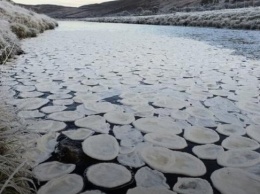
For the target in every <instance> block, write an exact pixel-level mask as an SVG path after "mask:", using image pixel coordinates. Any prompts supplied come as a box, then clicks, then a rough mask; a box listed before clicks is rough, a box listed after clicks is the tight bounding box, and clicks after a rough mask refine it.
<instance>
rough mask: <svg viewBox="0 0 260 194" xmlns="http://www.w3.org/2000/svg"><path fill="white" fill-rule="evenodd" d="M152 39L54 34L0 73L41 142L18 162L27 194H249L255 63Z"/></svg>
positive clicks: (255, 144) (170, 39)
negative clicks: (26, 171)
mask: <svg viewBox="0 0 260 194" xmlns="http://www.w3.org/2000/svg"><path fill="white" fill-rule="evenodd" d="M157 28H160V27H159V26H158V27H157ZM159 32H160V30H156V27H152V26H138V27H137V26H134V25H122V24H96V23H84V22H60V27H59V28H58V29H57V30H55V31H49V32H47V33H45V34H42V35H40V36H39V38H37V39H29V40H25V41H23V49H24V50H25V52H26V53H27V54H25V55H22V56H20V57H19V58H18V59H17V61H16V63H15V64H9V66H5V67H1V87H0V89H1V93H2V92H5V93H8V94H9V98H7V99H6V101H7V102H8V103H11V104H13V105H15V106H16V107H17V108H18V109H19V112H18V115H19V116H20V117H22V118H24V119H26V121H27V122H28V123H29V126H28V130H31V131H32V132H37V133H41V135H42V137H41V138H39V139H38V140H37V144H36V145H35V146H32V150H28V153H26V154H25V156H27V157H28V158H30V159H31V160H32V164H31V165H32V166H33V167H34V170H33V173H34V174H35V177H36V178H37V179H38V180H40V181H41V182H40V184H39V185H38V186H39V187H40V190H39V193H41V194H43V193H51V191H52V192H53V193H54V192H55V193H66V192H68V193H74V194H76V193H80V191H86V193H88V194H89V193H99V192H87V191H89V190H100V191H102V192H104V193H107V194H117V193H118V194H119V193H120V194H124V193H128V194H134V193H138V194H140V193H152V192H154V193H174V192H176V193H185V192H186V193H187V190H188V191H189V192H192V191H193V192H194V193H212V192H214V193H215V194H218V193H219V191H218V190H220V192H221V193H229V194H231V193H232V194H233V193H237V191H240V193H250V194H257V192H258V191H259V189H260V188H259V185H260V178H259V171H260V170H259V166H260V165H259V164H260V154H259V142H260V132H259V126H260V103H259V101H260V97H259V87H260V82H259V75H260V67H259V61H257V60H252V59H247V58H246V57H244V56H236V55H233V52H234V50H229V49H226V48H219V47H216V46H212V45H209V44H208V43H205V42H202V41H197V40H193V39H191V38H187V37H186V38H183V37H180V36H174V35H165V34H163V33H159ZM241 33H242V32H241ZM28 97H30V98H28ZM157 117H159V118H157ZM36 119H37V120H36ZM42 120H43V121H42ZM82 128H84V129H82ZM241 136H243V137H244V138H242V137H241ZM28 141H29V140H28ZM204 144H207V145H204ZM211 144H215V145H211ZM223 148H224V149H225V152H224V151H223ZM185 153H186V154H185ZM55 161H56V162H55ZM57 161H58V162H61V163H58V162H57ZM42 162H43V164H41V165H38V164H39V163H42ZM104 162H106V163H104ZM62 163H66V165H65V164H62ZM145 166H149V168H146V167H145ZM220 169H221V170H220ZM213 172H214V173H213ZM181 177H186V178H187V177H188V178H189V179H180V178H181ZM191 177H193V178H191ZM237 177H240V178H239V179H238V178H237ZM194 178H195V179H194ZM198 178H200V179H198ZM177 179H178V183H177ZM223 180H224V181H223ZM225 180H226V181H225ZM46 181H49V182H48V183H46ZM72 185H73V187H72ZM136 186H139V187H144V188H135V189H132V190H131V189H130V188H134V187H136ZM154 186H156V187H157V188H156V189H155V188H151V187H154ZM70 189H73V191H69V190H70ZM236 189H237V190H236ZM185 190H186V191H185ZM65 191H66V192H65ZM84 193H85V192H84Z"/></svg>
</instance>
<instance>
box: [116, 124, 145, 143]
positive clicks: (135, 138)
mask: <svg viewBox="0 0 260 194" xmlns="http://www.w3.org/2000/svg"><path fill="white" fill-rule="evenodd" d="M113 133H114V135H115V137H116V138H117V139H120V140H121V141H120V143H121V145H124V146H125V147H134V146H135V145H136V144H137V143H139V142H142V141H143V140H144V138H143V135H142V133H141V132H140V131H139V130H137V129H135V128H133V127H132V126H131V125H123V126H114V128H113Z"/></svg>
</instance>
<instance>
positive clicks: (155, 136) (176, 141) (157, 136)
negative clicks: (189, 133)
mask: <svg viewBox="0 0 260 194" xmlns="http://www.w3.org/2000/svg"><path fill="white" fill-rule="evenodd" d="M144 139H145V141H147V142H150V143H152V144H154V145H156V146H160V147H165V148H169V149H175V150H180V149H184V148H185V147H187V146H188V144H187V142H186V140H185V139H184V138H182V137H180V136H178V135H175V134H173V133H170V132H167V133H164V132H155V133H148V134H146V135H145V136H144Z"/></svg>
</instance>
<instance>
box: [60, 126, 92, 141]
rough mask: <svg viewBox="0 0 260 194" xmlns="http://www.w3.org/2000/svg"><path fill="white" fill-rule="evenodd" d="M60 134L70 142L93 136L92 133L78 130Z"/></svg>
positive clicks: (82, 129)
mask: <svg viewBox="0 0 260 194" xmlns="http://www.w3.org/2000/svg"><path fill="white" fill-rule="evenodd" d="M62 133H63V134H64V135H66V136H67V137H68V138H70V139H72V140H84V139H87V138H88V137H89V136H91V135H93V134H94V131H91V130H89V129H84V128H80V129H75V130H68V131H63V132H62Z"/></svg>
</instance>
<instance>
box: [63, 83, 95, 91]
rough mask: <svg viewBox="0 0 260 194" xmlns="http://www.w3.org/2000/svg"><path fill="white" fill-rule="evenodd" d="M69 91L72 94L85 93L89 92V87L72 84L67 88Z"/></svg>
mask: <svg viewBox="0 0 260 194" xmlns="http://www.w3.org/2000/svg"><path fill="white" fill-rule="evenodd" d="M67 88H68V89H69V90H71V91H74V92H87V91H88V90H89V88H90V87H89V86H86V85H81V84H73V85H70V86H68V87H67Z"/></svg>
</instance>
